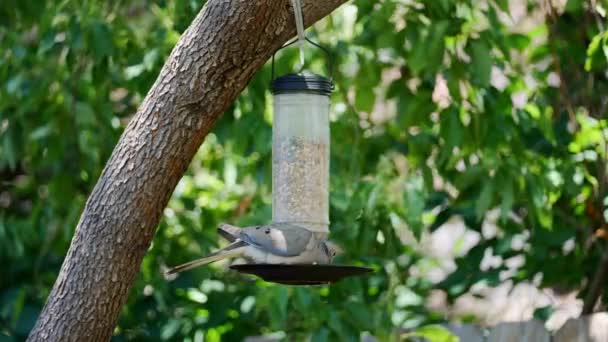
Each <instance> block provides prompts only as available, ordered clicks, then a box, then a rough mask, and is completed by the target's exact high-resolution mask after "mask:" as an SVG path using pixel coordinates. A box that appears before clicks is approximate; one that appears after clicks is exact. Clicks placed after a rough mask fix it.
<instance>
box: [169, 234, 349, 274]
mask: <svg viewBox="0 0 608 342" xmlns="http://www.w3.org/2000/svg"><path fill="white" fill-rule="evenodd" d="M218 232H219V234H220V235H221V236H222V237H224V238H225V239H227V240H228V241H230V242H231V243H230V244H229V245H228V246H226V247H224V248H222V249H220V250H218V251H216V252H214V253H211V254H209V255H208V256H206V257H203V258H200V259H196V260H193V261H190V262H187V263H185V264H182V265H179V266H176V267H173V268H171V269H169V270H168V271H167V275H170V274H174V273H179V272H183V271H187V270H190V269H192V268H195V267H199V266H203V265H207V264H209V263H212V262H215V261H218V260H222V259H227V258H237V257H244V258H245V259H248V260H250V261H252V262H253V263H256V264H315V263H317V264H329V263H331V261H332V260H333V257H334V256H336V254H338V253H340V252H341V249H340V248H339V247H338V246H337V245H336V244H334V243H333V242H331V241H327V240H318V239H316V238H315V236H314V234H313V233H312V232H311V231H309V230H308V229H306V228H302V227H299V226H295V225H291V224H286V223H271V224H267V225H260V226H251V227H245V228H237V227H235V226H230V225H227V224H221V225H220V226H219V227H218Z"/></svg>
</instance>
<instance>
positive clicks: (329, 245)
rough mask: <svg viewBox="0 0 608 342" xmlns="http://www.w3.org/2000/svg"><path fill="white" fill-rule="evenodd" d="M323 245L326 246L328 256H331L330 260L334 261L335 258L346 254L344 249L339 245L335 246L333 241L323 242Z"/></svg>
mask: <svg viewBox="0 0 608 342" xmlns="http://www.w3.org/2000/svg"><path fill="white" fill-rule="evenodd" d="M323 244H325V248H326V251H327V254H328V256H329V260H332V259H333V258H335V257H337V256H338V255H342V254H343V253H344V250H343V249H342V247H340V246H338V245H337V244H335V243H333V242H331V241H323Z"/></svg>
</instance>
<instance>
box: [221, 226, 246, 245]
mask: <svg viewBox="0 0 608 342" xmlns="http://www.w3.org/2000/svg"><path fill="white" fill-rule="evenodd" d="M217 232H218V233H219V234H220V235H221V236H222V237H223V238H224V239H226V240H228V241H230V242H233V241H234V240H236V239H238V238H239V235H240V234H241V228H239V227H235V226H231V225H229V224H226V223H220V224H219V225H218V226H217Z"/></svg>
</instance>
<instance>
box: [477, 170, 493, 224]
mask: <svg viewBox="0 0 608 342" xmlns="http://www.w3.org/2000/svg"><path fill="white" fill-rule="evenodd" d="M493 196H494V179H487V180H486V181H485V182H484V183H483V185H482V190H481V193H480V194H479V198H478V199H477V203H475V215H476V216H477V219H478V220H482V219H483V217H484V215H485V213H486V211H487V210H488V209H489V208H490V205H492V198H493Z"/></svg>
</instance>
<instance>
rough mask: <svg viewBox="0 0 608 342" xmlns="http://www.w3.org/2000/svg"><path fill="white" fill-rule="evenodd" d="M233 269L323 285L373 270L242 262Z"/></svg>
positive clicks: (271, 279) (282, 281)
mask: <svg viewBox="0 0 608 342" xmlns="http://www.w3.org/2000/svg"><path fill="white" fill-rule="evenodd" d="M230 268H231V269H233V270H235V271H238V272H242V273H247V274H253V275H256V276H258V277H260V278H262V279H264V280H265V281H268V282H273V283H279V284H285V285H322V284H330V283H335V282H337V281H339V280H342V279H343V278H346V277H352V276H357V275H362V274H365V273H370V272H372V269H371V268H367V267H358V266H343V265H276V264H241V265H232V266H230Z"/></svg>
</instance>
